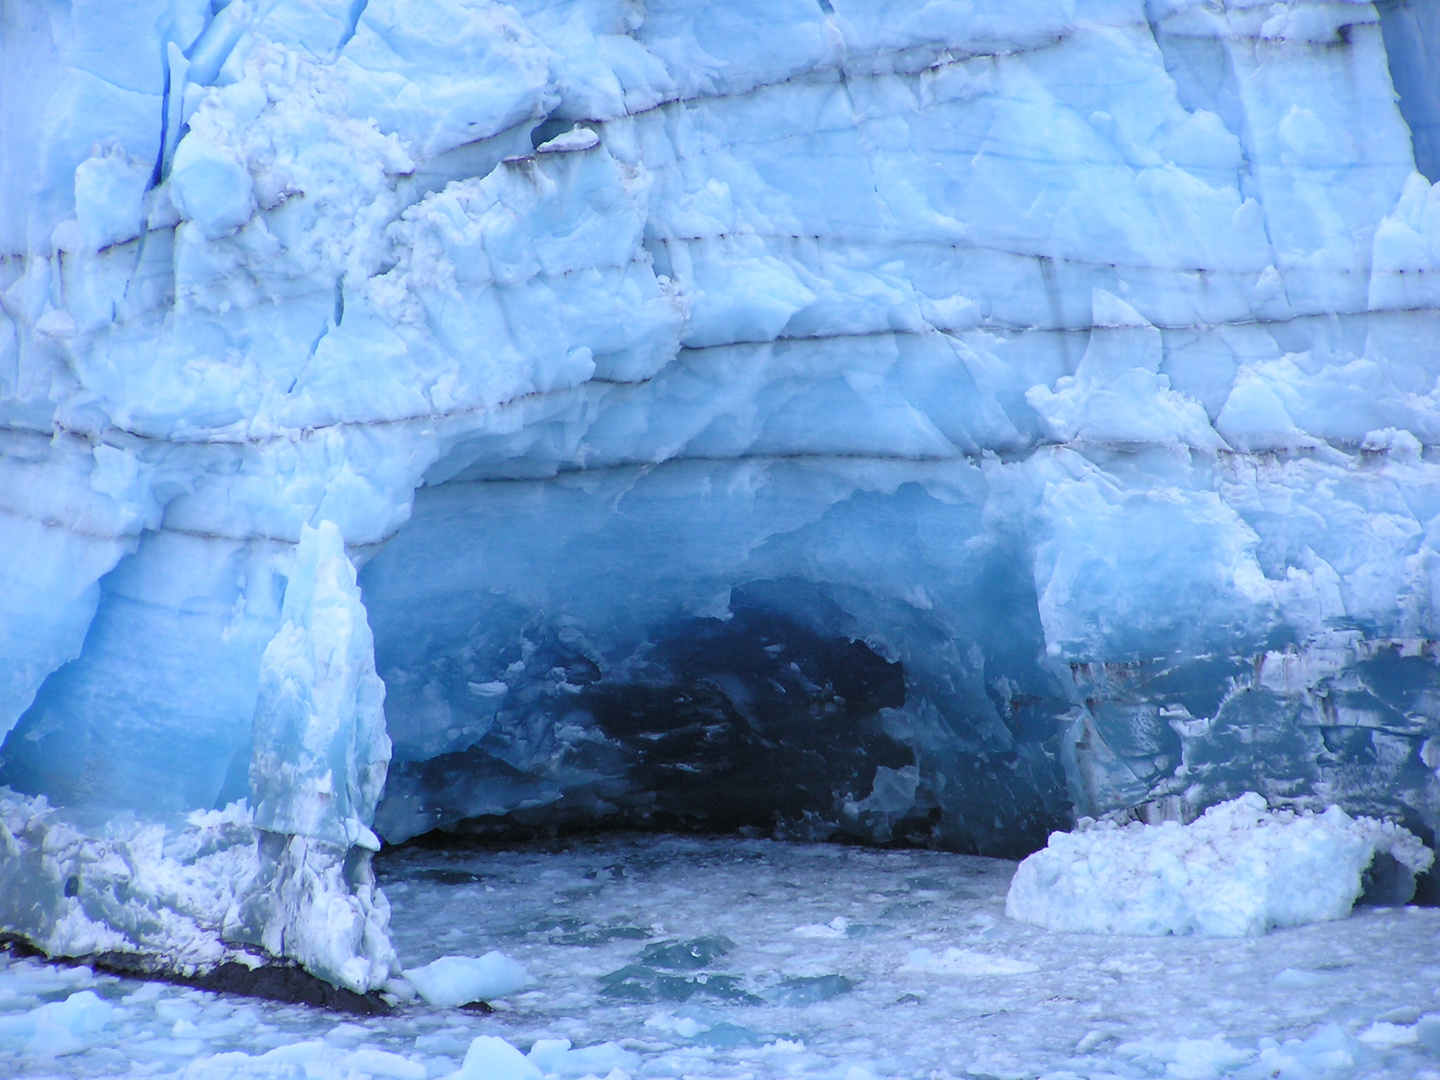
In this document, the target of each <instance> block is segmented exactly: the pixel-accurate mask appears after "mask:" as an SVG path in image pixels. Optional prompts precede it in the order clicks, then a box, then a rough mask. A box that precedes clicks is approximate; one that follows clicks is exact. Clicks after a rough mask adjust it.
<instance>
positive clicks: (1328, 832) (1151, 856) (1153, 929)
mask: <svg viewBox="0 0 1440 1080" xmlns="http://www.w3.org/2000/svg"><path fill="white" fill-rule="evenodd" d="M1082 824H1088V826H1089V827H1088V828H1084V827H1082V828H1081V829H1078V830H1077V831H1075V832H1072V833H1055V834H1054V835H1052V836H1051V837H1050V843H1049V844H1048V846H1046V847H1045V848H1044V849H1043V850H1041V851H1037V852H1035V854H1033V855H1031V856H1029V857H1028V858H1026V859H1025V860H1024V861H1023V862H1022V863H1021V864H1020V868H1019V869H1018V870H1017V871H1016V872H1015V878H1014V880H1013V881H1012V882H1011V883H1010V892H1009V895H1008V896H1007V898H1006V901H1005V914H1006V915H1008V916H1010V918H1012V919H1019V920H1021V921H1022V922H1028V923H1033V924H1034V925H1036V926H1044V927H1047V928H1048V929H1051V930H1068V931H1085V932H1089V933H1118V934H1202V935H1207V936H1210V937H1243V936H1246V935H1259V934H1263V933H1265V932H1266V931H1267V930H1270V929H1273V928H1274V927H1279V926H1299V925H1301V924H1304V923H1310V922H1321V921H1323V920H1327V919H1341V918H1344V917H1345V916H1346V915H1348V914H1349V913H1350V909H1351V907H1352V905H1353V904H1354V903H1355V901H1356V900H1358V899H1360V897H1361V895H1362V893H1363V892H1364V878H1365V875H1366V871H1367V870H1368V869H1369V868H1370V867H1371V866H1372V864H1374V863H1375V861H1376V860H1377V859H1388V860H1390V861H1393V862H1395V863H1397V864H1399V865H1401V866H1403V867H1404V868H1405V870H1406V871H1408V872H1409V873H1411V874H1417V873H1422V872H1424V871H1426V870H1429V869H1430V865H1431V863H1432V862H1433V861H1434V857H1435V856H1434V853H1433V852H1431V851H1430V850H1429V849H1428V848H1426V847H1425V846H1424V845H1423V844H1421V843H1420V841H1419V840H1418V839H1416V838H1415V837H1414V836H1413V835H1411V834H1410V833H1408V832H1406V831H1405V830H1404V829H1401V828H1398V827H1397V826H1395V825H1394V824H1392V823H1390V822H1382V821H1376V820H1374V819H1373V818H1363V817H1362V818H1358V819H1355V818H1351V817H1350V816H1349V815H1347V814H1346V813H1345V812H1344V811H1343V810H1341V809H1340V808H1339V807H1338V806H1332V807H1330V808H1329V809H1328V810H1326V811H1325V812H1324V813H1323V814H1318V815H1315V814H1311V813H1309V812H1306V813H1303V814H1299V815H1296V814H1293V813H1291V812H1289V811H1281V812H1279V813H1276V812H1275V811H1272V810H1270V809H1268V808H1267V806H1266V804H1265V800H1264V799H1263V798H1262V797H1261V796H1259V795H1256V794H1254V793H1250V794H1247V795H1243V796H1241V797H1240V798H1238V799H1234V800H1232V801H1230V802H1226V803H1220V804H1219V805H1216V806H1212V807H1211V808H1210V809H1208V810H1206V811H1205V813H1204V814H1203V815H1201V817H1200V818H1199V819H1197V820H1196V821H1194V822H1192V823H1191V824H1189V825H1183V826H1182V825H1181V824H1180V823H1179V822H1176V821H1167V822H1162V823H1160V824H1156V825H1146V824H1143V823H1141V822H1138V821H1136V822H1131V823H1130V824H1129V825H1126V826H1125V827H1123V828H1120V827H1117V826H1116V825H1115V823H1114V822H1100V823H1095V822H1089V823H1082ZM1404 899H1406V900H1408V899H1409V897H1408V896H1407V897H1405V898H1404Z"/></svg>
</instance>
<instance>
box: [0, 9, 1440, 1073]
mask: <svg viewBox="0 0 1440 1080" xmlns="http://www.w3.org/2000/svg"><path fill="white" fill-rule="evenodd" d="M112 7H113V6H105V8H104V10H103V11H102V10H101V9H100V8H98V7H91V6H87V5H86V4H76V5H72V6H70V7H67V8H65V9H64V11H63V12H62V11H61V10H60V9H57V8H53V7H52V6H51V5H49V4H48V3H46V2H45V0H20V2H19V3H16V4H7V6H6V8H5V12H4V14H3V16H0V738H3V744H0V786H3V789H0V790H3V794H0V931H3V932H4V933H7V934H14V935H18V936H20V937H22V938H24V939H25V940H27V941H29V942H31V943H32V944H35V945H37V946H39V947H41V948H43V949H44V950H46V951H48V952H50V953H51V954H54V955H65V956H72V957H90V958H95V957H100V958H102V959H105V961H106V962H107V963H112V964H113V963H117V962H119V961H118V960H117V958H121V959H123V960H124V962H125V963H126V964H130V965H132V966H138V967H139V968H140V969H142V970H153V971H159V970H163V971H166V972H169V973H171V974H175V973H178V974H181V975H184V976H185V977H187V978H203V977H205V976H206V973H213V972H214V971H216V970H219V969H220V968H221V967H222V966H223V965H225V964H241V965H244V964H266V963H272V962H279V961H283V962H285V963H293V964H296V965H299V966H300V967H301V968H303V969H305V970H306V971H309V972H312V973H314V974H316V975H318V976H319V977H321V978H323V979H324V980H327V981H328V982H329V983H332V984H334V985H335V986H337V987H341V988H344V989H345V990H347V991H349V992H351V993H353V994H361V995H364V994H368V993H371V992H373V991H377V990H378V989H379V988H381V987H385V986H387V985H390V983H391V980H393V979H394V978H395V977H396V976H397V974H398V973H399V972H400V971H401V970H402V966H403V964H406V963H411V962H412V961H411V959H409V958H402V957H401V955H400V954H399V953H398V952H397V951H396V948H395V946H394V943H393V941H392V940H391V938H390V936H389V931H388V930H387V927H388V925H389V919H390V915H391V903H392V901H393V897H392V898H391V899H387V896H386V893H385V891H384V890H383V889H381V888H380V887H379V885H378V884H377V880H376V876H375V870H374V866H373V857H374V855H375V853H376V852H378V851H380V849H381V848H382V845H385V844H396V843H399V842H402V841H406V840H411V839H415V838H418V837H421V836H425V835H427V834H430V833H433V832H435V831H437V830H438V831H439V834H440V835H439V836H438V837H435V836H431V838H430V840H429V841H426V842H427V843H429V842H431V841H435V842H449V841H451V840H456V839H457V838H460V839H470V840H476V839H479V840H484V839H486V838H487V837H488V838H495V837H499V838H501V839H507V838H508V839H534V838H536V837H541V838H543V837H546V836H554V835H557V834H559V833H561V832H562V831H567V830H589V829H596V828H612V827H616V828H625V829H635V828H651V829H663V830H670V831H694V832H724V833H730V834H734V833H737V832H738V833H741V834H743V835H744V836H746V837H749V838H752V839H754V838H759V837H777V838H784V839H791V840H798V841H821V840H836V841H845V842H859V843H865V844H872V845H893V846H931V847H937V848H943V849H947V850H950V851H953V852H960V853H966V854H969V855H975V856H984V857H1001V858H1019V857H1022V856H1025V855H1027V854H1029V853H1031V852H1035V851H1037V850H1038V849H1041V848H1042V847H1044V846H1045V845H1046V843H1047V839H1048V837H1049V836H1050V834H1051V833H1052V832H1053V831H1055V830H1063V829H1067V828H1070V827H1072V826H1074V825H1075V824H1076V823H1077V822H1078V821H1079V820H1080V819H1082V818H1086V817H1089V818H1100V819H1105V820H1106V821H1107V822H1109V823H1121V822H1124V821H1127V820H1139V821H1145V822H1151V823H1159V822H1190V821H1193V820H1194V819H1196V818H1197V817H1198V816H1199V815H1201V814H1202V813H1203V812H1204V811H1206V810H1207V809H1208V808H1211V807H1214V806H1217V805H1219V804H1221V803H1224V802H1225V801H1226V800H1230V799H1233V798H1235V797H1237V796H1241V795H1242V794H1244V793H1246V792H1253V793H1256V794H1257V795H1259V796H1263V797H1264V798H1266V799H1268V800H1270V802H1271V804H1272V805H1275V806H1281V807H1287V808H1290V809H1294V810H1303V811H1316V812H1321V811H1324V810H1325V808H1327V807H1330V806H1338V807H1340V808H1342V809H1343V810H1344V811H1346V812H1348V813H1349V814H1351V815H1356V816H1358V815H1368V816H1369V817H1373V818H1376V819H1381V818H1383V819H1388V820H1390V821H1393V822H1396V823H1400V824H1403V825H1404V826H1406V827H1407V828H1409V829H1410V830H1411V831H1413V832H1414V833H1415V835H1417V836H1419V837H1421V838H1422V839H1423V840H1424V841H1425V842H1426V843H1433V840H1434V836H1435V833H1436V830H1437V828H1440V776H1437V769H1440V645H1437V642H1440V456H1437V454H1440V452H1437V447H1440V189H1437V188H1436V187H1433V186H1432V179H1433V178H1435V177H1436V176H1437V170H1440V163H1437V162H1440V157H1437V155H1440V149H1437V143H1436V138H1437V136H1436V123H1437V118H1440V98H1437V97H1436V89H1435V88H1436V86H1437V85H1440V83H1437V81H1436V78H1435V70H1434V67H1433V63H1432V61H1433V58H1434V57H1436V56H1440V36H1437V35H1440V21H1437V17H1436V15H1435V8H1434V6H1433V5H1429V4H1426V3H1421V2H1404V0H1395V2H1390V0H1386V2H1382V3H1379V4H1369V3H1358V2H1349V0H1345V2H1340V0H1287V2H1282V3H1268V2H1267V3H1263V4H1260V3H1252V2H1250V0H1215V2H1211V0H1148V2H1141V0H1027V2H1024V3H1017V2H1015V0H937V2H935V3H929V4H924V5H921V4H918V3H911V2H909V0H821V2H816V0H735V2H732V3H726V4H723V5H721V4H714V3H706V2H703V0H651V2H648V3H644V4H641V3H633V2H630V0H574V2H566V3H559V2H549V0H515V2H512V3H502V2H499V0H368V2H366V0H358V2H353V0H273V2H272V0H266V2H263V3H262V2H258V0H230V2H229V3H223V2H220V0H214V2H212V0H137V2H136V3H133V4H128V5H123V6H121V7H119V8H114V9H113V10H112ZM1075 835H1077V836H1079V835H1082V834H1080V833H1076V834H1075ZM1084 835H1088V834H1084ZM1077 842H1078V841H1077ZM1382 853H1383V852H1382ZM1352 854H1353V852H1352ZM1347 857H1348V856H1347ZM1386 857H1387V858H1388V857H1389V856H1388V855H1387V856H1386ZM1377 865H1378V864H1377ZM1416 865H1417V866H1418V865H1419V863H1418V862H1417V863H1416ZM1382 869H1383V866H1382ZM1357 872H1358V868H1357ZM1374 872H1375V873H1379V872H1380V870H1375V871H1374ZM1408 883H1409V879H1408V877H1407V878H1405V881H1404V882H1403V884H1405V885H1406V886H1407V887H1408ZM1418 889H1419V892H1418V893H1417V894H1416V895H1417V896H1418V898H1419V899H1420V900H1422V901H1423V900H1427V899H1433V898H1434V896H1435V892H1436V890H1435V885H1434V881H1433V879H1432V877H1431V876H1430V875H1428V874H1424V875H1422V876H1421V879H1420V881H1419V883H1418ZM691 936H692V937H695V936H701V935H699V934H698V933H697V934H696V935H691ZM687 940H688V939H687ZM736 940H738V939H736ZM640 966H641V967H644V965H643V964H642V965H640ZM226 970H232V969H228V968H227V969H226ZM647 970H648V969H647ZM656 970H659V969H656ZM818 974H820V975H826V976H828V975H830V974H835V973H833V972H820V973H818ZM666 977H667V978H668V977H669V976H666ZM687 977H688V976H687ZM797 977H799V976H797ZM806 977H808V976H806ZM656 978H657V979H658V978H659V976H656ZM646 980H650V981H646ZM632 983H633V984H634V985H635V986H640V987H641V988H642V989H644V988H645V987H651V988H652V989H653V987H654V986H659V985H661V984H660V983H659V982H655V981H654V980H651V979H650V976H649V975H645V976H644V977H643V978H642V977H641V976H640V975H636V976H635V979H633V980H630V979H628V977H627V978H626V979H620V980H619V981H618V982H617V983H616V985H617V986H630V985H631V984H632ZM652 984H653V985H652ZM667 985H668V984H667ZM801 985H802V984H796V985H795V987H792V988H791V989H794V990H795V992H796V993H802V992H803V993H809V992H810V991H809V990H802V989H801V988H800V987H801ZM803 985H804V986H811V984H803ZM814 985H817V986H818V985H819V984H814ZM826 985H831V984H826ZM646 992H649V991H648V990H647V991H646ZM746 992H747V993H749V992H750V991H746ZM786 992H788V991H786ZM1417 1038H1418V1036H1417ZM1256 1060H1259V1059H1258V1058H1257V1059H1256ZM1172 1064H1173V1062H1172Z"/></svg>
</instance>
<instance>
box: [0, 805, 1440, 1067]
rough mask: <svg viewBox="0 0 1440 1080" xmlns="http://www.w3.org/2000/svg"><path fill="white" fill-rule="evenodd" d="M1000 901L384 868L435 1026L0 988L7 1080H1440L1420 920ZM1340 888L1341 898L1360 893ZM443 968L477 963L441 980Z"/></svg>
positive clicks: (793, 868)
mask: <svg viewBox="0 0 1440 1080" xmlns="http://www.w3.org/2000/svg"><path fill="white" fill-rule="evenodd" d="M1135 828H1136V829H1140V828H1144V827H1142V826H1135ZM1341 835H1342V830H1336V831H1335V833H1334V837H1337V838H1338V837H1340V836H1341ZM1247 839H1249V840H1251V841H1252V842H1253V837H1249V838H1247ZM1158 844H1159V841H1156V840H1154V839H1150V840H1149V845H1150V848H1151V849H1152V850H1154V849H1155V848H1156V847H1157V846H1158ZM1182 846H1183V845H1178V844H1171V845H1170V847H1171V848H1172V850H1174V851H1176V852H1177V853H1178V854H1182V855H1183V851H1181V848H1182ZM1236 853H1237V854H1242V855H1243V853H1241V852H1240V851H1239V850H1238V846H1237V851H1236ZM1238 861H1243V857H1242V858H1241V859H1240V860H1238ZM1014 872H1015V864H1014V863H1011V862H1007V861H1005V860H999V859H985V858H977V857H973V856H961V855H952V854H947V853H940V852H926V851H914V850H894V851H878V850H870V849H864V848H857V847H845V846H839V845H816V844H791V843H778V842H774V841H764V840H746V839H741V838H700V837H675V836H665V835H648V836H645V835H636V834H628V835H623V836H619V837H614V836H612V837H606V838H601V839H594V840H577V841H574V842H570V843H552V844H546V845H540V846H530V847H512V848H508V849H507V848H499V847H490V848H480V849H472V850H470V851H457V850H451V851H433V850H431V851H427V850H425V849H418V848H412V849H403V850H400V851H397V852H395V853H394V854H393V855H388V854H387V855H386V856H383V857H382V858H381V860H380V880H381V882H382V884H383V885H384V887H385V890H386V892H387V893H388V894H389V895H390V897H391V900H392V903H393V904H394V905H395V912H396V914H395V917H394V919H393V921H392V924H391V930H392V934H393V939H394V943H395V947H396V949H397V950H398V952H399V954H400V957H401V959H402V961H403V962H404V964H405V966H406V967H407V968H408V969H409V970H410V971H411V972H412V977H413V978H414V982H415V986H416V989H419V990H420V991H422V993H426V994H427V995H429V996H432V997H433V998H434V1002H435V1003H434V1004H430V1003H427V1002H426V1001H425V1000H424V999H423V998H417V999H414V1000H410V1001H406V1002H401V1003H400V1004H399V1005H398V1007H397V1008H396V1009H395V1010H394V1011H392V1012H391V1013H389V1014H388V1015H385V1016H372V1017H360V1016H354V1017H347V1016H344V1015H342V1014H338V1013H333V1012H327V1011H324V1010H314V1009H306V1008H301V1007H297V1006H289V1005H277V1004H273V1003H267V1002H264V1001H257V1000H253V999H246V998H240V997H233V996H227V995H215V994H210V993H205V992H202V991H198V990H190V989H185V988H181V987H176V986H172V985H167V984H164V983H155V982H150V983H146V982H139V981H136V980H131V979H120V978H116V977H113V976H108V975H104V974H93V973H92V972H91V971H90V970H89V969H87V968H73V967H72V968H65V967H53V966H48V965H44V964H41V963H39V962H37V961H34V960H19V959H10V960H8V961H0V963H3V964H4V966H3V969H0V1073H4V1074H5V1075H7V1076H8V1075H14V1076H25V1077H46V1076H65V1077H72V1076H74V1077H83V1076H165V1077H169V1076H182V1077H186V1078H193V1080H199V1078H207V1080H209V1078H216V1080H220V1078H236V1080H240V1078H255V1080H259V1078H269V1077H276V1078H281V1077H284V1078H291V1077H293V1078H296V1080H299V1078H301V1077H304V1078H307V1080H331V1078H334V1080H359V1078H363V1077H377V1078H378V1077H393V1078H398V1080H412V1078H413V1080H438V1078H441V1077H452V1076H454V1077H462V1078H464V1080H535V1078H536V1077H559V1078H564V1080H578V1078H580V1077H584V1076H595V1077H601V1078H603V1077H610V1078H612V1080H620V1078H621V1077H626V1076H628V1077H631V1078H636V1080H638V1078H640V1077H676V1078H678V1077H687V1076H688V1077H714V1078H732V1077H733V1078H737V1080H738V1078H741V1077H757V1078H772V1077H774V1078H779V1077H787V1076H794V1077H831V1078H835V1080H863V1078H867V1077H873V1078H885V1077H897V1078H898V1077H916V1078H947V1077H954V1078H957V1080H958V1078H965V1077H1026V1078H1034V1077H1039V1076H1046V1077H1052V1078H1054V1080H1062V1078H1077V1077H1083V1078H1095V1080H1099V1078H1102V1077H1118V1078H1127V1080H1138V1078H1141V1077H1166V1078H1170V1080H1213V1078H1218V1077H1228V1076H1234V1077H1241V1078H1247V1080H1261V1078H1265V1080H1273V1078H1275V1077H1280V1078H1282V1080H1340V1078H1358V1077H1375V1078H1381V1077H1383V1078H1393V1080H1420V1078H1422V1077H1427V1076H1428V1077H1437V1076H1440V909H1436V908H1416V907H1373V906H1370V907H1361V908H1358V909H1357V910H1356V913H1355V914H1353V915H1351V916H1350V917H1349V918H1345V919H1339V920H1329V921H1321V922H1315V923H1310V924H1308V925H1303V926H1294V927H1289V928H1286V929H1280V930H1274V931H1271V932H1270V933H1269V934H1267V935H1264V936H1256V935H1251V936H1240V937H1218V938H1217V937H1206V936H1202V935H1197V934H1188V935H1187V934H1179V935H1177V934H1171V935H1168V936H1162V937H1154V936H1151V937H1145V936H1114V935H1101V934H1093V933H1057V932H1052V931H1046V930H1042V929H1038V928H1036V927H1033V926H1030V925H1028V924H1026V923H1024V922H1020V921H1017V920H1015V919H1010V918H1007V917H1006V916H1005V906H1006V895H1007V892H1008V891H1010V883H1011V878H1012V876H1013V874H1014ZM1336 877H1337V878H1338V879H1339V880H1340V882H1341V885H1342V887H1343V886H1347V885H1348V887H1349V888H1351V889H1352V890H1355V891H1358V888H1359V879H1358V874H1356V873H1354V872H1353V871H1352V869H1351V868H1350V867H1344V868H1343V869H1339V870H1337V871H1336ZM1230 887H1231V888H1235V887H1236V885H1235V883H1234V882H1232V883H1231V886H1230ZM1012 897H1013V893H1012ZM1095 903H1096V904H1097V906H1098V904H1099V903H1101V901H1095ZM496 954H499V955H498V956H496ZM447 956H449V957H461V956H468V957H475V958H479V959H480V961H481V962H480V963H478V964H475V965H473V966H471V967H468V968H467V965H465V964H464V963H463V962H457V961H452V962H451V963H450V964H449V965H448V967H449V969H450V970H449V972H448V973H447V971H446V967H447V965H446V964H445V962H444V961H443V960H442V957H447ZM507 958H508V959H507ZM520 969H523V970H520ZM467 979H473V980H474V982H473V983H471V985H470V986H468V987H466V986H462V983H463V982H464V981H465V980H467ZM482 984H483V985H482ZM474 989H479V990H486V991H489V990H497V991H502V993H500V994H498V995H497V996H495V997H494V998H492V999H491V1004H492V1006H493V1007H494V1009H495V1011H494V1012H492V1013H483V1012H477V1011H471V1010H465V1009H459V1008H453V1007H450V1006H452V1005H453V1004H454V1003H455V1001H456V999H457V998H460V997H465V996H466V994H467V993H468V992H469V991H470V990H474ZM452 991H453V995H452V996H448V997H447V994H450V993H451V992H452Z"/></svg>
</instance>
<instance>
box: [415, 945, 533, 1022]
mask: <svg viewBox="0 0 1440 1080" xmlns="http://www.w3.org/2000/svg"><path fill="white" fill-rule="evenodd" d="M405 977H406V978H407V979H409V980H410V981H411V982H412V983H413V984H414V985H415V990H416V992H418V993H419V995H420V996H421V997H422V998H424V999H425V1000H426V1001H427V1002H428V1003H430V1004H431V1005H434V1006H436V1007H437V1008H441V1009H453V1008H455V1007H456V1006H457V1005H466V1004H469V1003H470V1002H472V1001H489V1000H490V999H491V998H499V997H505V996H506V995H507V994H513V993H514V992H515V991H517V990H522V989H524V987H525V984H526V983H528V982H529V981H530V976H529V975H528V974H526V971H525V969H524V968H523V967H521V966H520V965H519V964H518V963H516V962H515V961H514V960H511V959H510V957H508V956H506V955H505V954H504V953H501V952H488V953H486V954H485V955H484V956H481V957H473V956H442V957H440V959H439V960H433V961H431V962H430V963H428V964H426V965H425V966H424V967H418V968H411V969H410V970H409V971H407V972H405Z"/></svg>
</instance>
